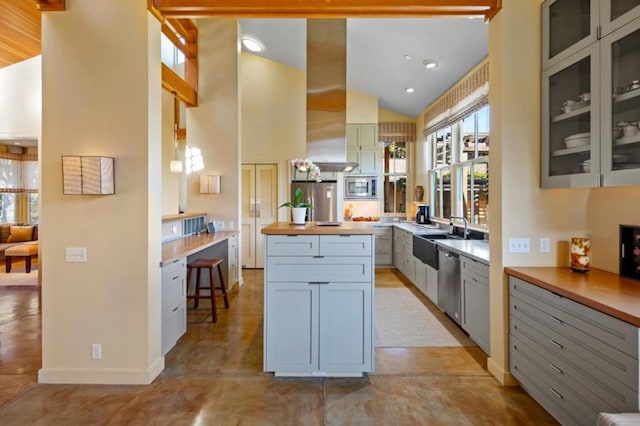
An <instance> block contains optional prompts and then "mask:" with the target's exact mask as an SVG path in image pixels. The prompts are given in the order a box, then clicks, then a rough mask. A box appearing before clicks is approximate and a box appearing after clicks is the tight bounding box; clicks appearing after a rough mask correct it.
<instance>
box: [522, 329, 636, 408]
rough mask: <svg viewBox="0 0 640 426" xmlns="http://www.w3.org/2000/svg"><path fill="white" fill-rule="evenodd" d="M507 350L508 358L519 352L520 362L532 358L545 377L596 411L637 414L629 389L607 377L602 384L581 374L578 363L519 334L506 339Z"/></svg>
mask: <svg viewBox="0 0 640 426" xmlns="http://www.w3.org/2000/svg"><path fill="white" fill-rule="evenodd" d="M509 350H510V352H509V354H510V356H511V354H514V353H518V352H519V353H521V356H522V357H524V358H529V357H533V358H534V359H535V362H536V363H537V364H538V366H539V367H540V368H541V369H542V370H544V371H545V372H546V374H548V375H549V376H551V377H554V378H555V380H558V381H561V382H563V383H565V384H566V385H567V386H569V387H570V388H572V389H575V391H576V393H578V394H579V395H582V397H583V398H585V399H588V400H590V401H592V403H593V404H599V405H597V406H598V407H599V408H600V411H606V410H605V408H606V409H609V410H611V409H613V411H620V412H632V411H633V412H635V411H637V410H638V397H637V393H636V392H635V391H634V390H633V389H631V388H630V387H628V386H626V385H624V384H623V383H621V382H619V381H617V380H615V379H612V378H611V377H609V376H606V377H604V378H603V379H604V380H600V379H598V378H596V377H593V375H591V374H590V372H589V371H583V370H582V369H581V365H580V364H579V363H576V362H569V361H567V360H565V359H563V358H560V357H558V356H555V355H554V354H552V353H551V352H549V351H547V350H546V349H545V348H543V347H541V346H540V345H537V344H536V343H535V342H534V341H532V340H531V339H529V338H528V337H527V336H526V335H525V334H523V333H520V334H517V335H515V334H511V335H509Z"/></svg>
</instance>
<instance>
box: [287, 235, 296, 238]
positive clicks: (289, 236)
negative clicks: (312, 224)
mask: <svg viewBox="0 0 640 426" xmlns="http://www.w3.org/2000/svg"><path fill="white" fill-rule="evenodd" d="M291 237H293V238H297V237H298V236H297V235H295V234H293V235H289V234H287V238H291Z"/></svg>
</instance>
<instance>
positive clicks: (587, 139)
mask: <svg viewBox="0 0 640 426" xmlns="http://www.w3.org/2000/svg"><path fill="white" fill-rule="evenodd" d="M590 143H591V133H589V132H587V133H577V134H575V135H571V136H569V137H567V138H565V140H564V144H565V146H566V147H567V148H577V147H579V146H587V145H589V144H590Z"/></svg>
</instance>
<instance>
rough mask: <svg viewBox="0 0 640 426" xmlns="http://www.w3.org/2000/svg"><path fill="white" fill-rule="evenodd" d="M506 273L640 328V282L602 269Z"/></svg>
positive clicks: (518, 269)
mask: <svg viewBox="0 0 640 426" xmlns="http://www.w3.org/2000/svg"><path fill="white" fill-rule="evenodd" d="M505 272H506V273H507V274H508V275H512V276H514V277H518V278H520V279H522V280H524V281H527V282H529V283H531V284H535V285H537V286H539V287H542V288H545V289H547V290H549V291H552V292H554V293H556V294H559V295H561V296H565V297H567V298H569V299H571V300H574V301H576V302H579V303H582V304H583V305H587V306H589V307H591V308H593V309H596V310H598V311H600V312H603V313H605V314H608V315H611V316H612V317H615V318H618V319H620V320H622V321H626V322H628V323H630V324H633V325H635V326H636V327H640V281H636V280H632V279H629V278H623V277H620V276H619V275H617V274H613V273H611V272H606V271H603V270H601V269H591V270H590V271H589V272H587V273H579V272H573V271H572V270H571V269H569V268H563V267H514V268H505Z"/></svg>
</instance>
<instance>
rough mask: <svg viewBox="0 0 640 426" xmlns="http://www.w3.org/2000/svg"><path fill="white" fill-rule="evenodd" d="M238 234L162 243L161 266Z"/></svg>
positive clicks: (194, 237)
mask: <svg viewBox="0 0 640 426" xmlns="http://www.w3.org/2000/svg"><path fill="white" fill-rule="evenodd" d="M237 233H238V232H237V231H218V232H214V233H213V234H200V235H189V236H187V237H182V238H177V239H175V240H171V241H166V242H164V243H162V263H161V265H160V266H162V265H164V264H166V263H169V262H172V261H174V260H176V259H178V258H180V257H184V256H189V255H191V254H194V253H197V252H199V251H200V250H203V249H206V248H207V247H211V246H212V245H215V244H218V243H221V242H223V241H224V240H227V239H229V237H231V236H232V235H235V234H237Z"/></svg>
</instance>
